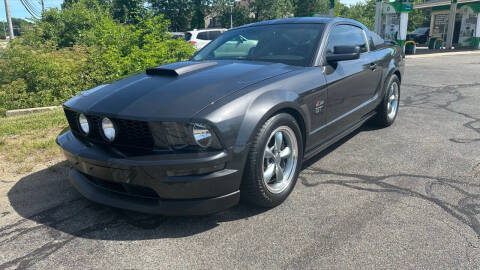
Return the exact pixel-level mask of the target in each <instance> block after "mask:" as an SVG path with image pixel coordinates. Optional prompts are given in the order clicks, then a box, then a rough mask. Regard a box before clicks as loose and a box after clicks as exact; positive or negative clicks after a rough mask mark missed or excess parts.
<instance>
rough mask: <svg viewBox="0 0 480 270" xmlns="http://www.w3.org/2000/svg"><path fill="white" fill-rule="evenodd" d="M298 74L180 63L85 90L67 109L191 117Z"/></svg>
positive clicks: (266, 67) (268, 67) (279, 67)
mask: <svg viewBox="0 0 480 270" xmlns="http://www.w3.org/2000/svg"><path fill="white" fill-rule="evenodd" d="M294 69H295V67H294V66H289V65H285V64H279V63H265V62H251V61H215V62H213V61H202V62H193V61H187V62H177V63H173V64H169V65H164V66H159V67H156V68H152V69H148V70H147V72H146V73H142V74H137V75H134V76H132V77H129V78H127V79H124V80H120V81H117V82H115V83H112V84H109V85H103V86H100V87H96V88H93V89H92V90H89V91H85V92H83V93H81V94H80V95H77V96H75V97H74V98H72V99H70V100H68V101H67V102H66V103H65V104H64V106H65V107H69V108H72V109H74V110H79V111H82V112H85V113H92V114H104V115H110V116H116V117H124V118H130V119H144V120H149V119H179V118H190V117H192V116H194V115H195V113H197V112H198V111H200V110H201V109H203V108H205V107H206V106H207V105H209V104H211V103H212V102H214V101H216V100H218V99H220V98H222V97H224V96H226V95H228V94H230V93H232V92H234V91H236V90H240V89H242V88H244V87H247V86H249V85H252V84H255V83H257V82H260V81H262V80H265V79H268V78H272V77H275V76H278V75H280V74H284V73H287V72H289V71H292V70H294Z"/></svg>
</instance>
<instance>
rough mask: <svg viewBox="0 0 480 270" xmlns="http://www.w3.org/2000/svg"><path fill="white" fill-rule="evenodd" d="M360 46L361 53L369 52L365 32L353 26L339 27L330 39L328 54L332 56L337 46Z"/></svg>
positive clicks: (334, 29) (331, 34)
mask: <svg viewBox="0 0 480 270" xmlns="http://www.w3.org/2000/svg"><path fill="white" fill-rule="evenodd" d="M352 45H354V46H359V47H360V52H366V51H367V41H366V40H365V35H364V34H363V30H362V29H361V28H359V27H356V26H352V25H338V26H335V28H333V31H332V32H331V33H330V36H329V37H328V45H327V54H332V53H333V51H334V48H335V46H352Z"/></svg>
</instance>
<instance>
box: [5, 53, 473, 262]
mask: <svg viewBox="0 0 480 270" xmlns="http://www.w3.org/2000/svg"><path fill="white" fill-rule="evenodd" d="M479 150H480V54H479V53H470V54H461V55H452V56H446V55H441V56H434V57H433V56H422V57H413V58H408V59H407V70H406V74H405V75H404V78H402V88H401V106H400V110H399V116H398V118H397V120H396V122H395V124H394V125H393V126H391V127H389V128H385V129H375V128H372V127H369V126H364V127H362V128H361V129H360V130H358V131H356V132H354V133H353V134H351V135H350V136H348V137H347V138H345V139H344V140H342V141H340V142H339V143H337V144H335V145H334V146H332V147H330V148H329V149H327V150H326V151H325V152H323V153H321V154H320V155H318V156H316V157H315V158H314V159H313V160H310V161H309V162H308V163H307V164H305V168H304V169H303V171H302V173H301V175H300V179H299V181H298V183H297V185H296V187H295V190H294V191H293V193H292V194H291V196H290V197H289V198H288V200H287V201H285V203H283V204H282V205H280V206H278V207H276V208H274V209H270V210H263V209H253V208H250V207H248V206H244V205H240V206H237V207H234V208H232V209H231V210H228V211H225V212H222V213H219V214H215V215H210V216H203V217H161V216H149V215H144V214H138V213H133V212H128V211H123V210H118V209H114V208H110V207H105V206H102V205H98V204H94V203H91V202H89V201H87V200H86V199H84V198H82V197H81V196H80V195H79V194H78V193H77V192H76V191H75V190H74V189H73V188H72V187H71V186H70V184H69V183H68V180H67V179H66V173H67V167H68V165H67V164H66V162H59V163H58V164H55V165H53V166H50V167H47V168H45V169H43V170H40V171H36V172H33V173H30V174H28V175H24V176H21V177H19V178H18V179H0V186H1V187H2V188H0V269H4V268H27V267H30V268H34V269H61V268H82V269H86V268H101V269H113V268H115V269H124V268H135V269H166V268H168V269H193V268H195V269H210V268H213V269H245V268H250V269H260V268H265V269H278V268H282V269H283V268H288V269H303V268H309V269H374V268H375V269H376V268H399V269H409V268H425V269H452V268H457V269H458V268H460V269H479V268H480V249H479V247H480V152H479Z"/></svg>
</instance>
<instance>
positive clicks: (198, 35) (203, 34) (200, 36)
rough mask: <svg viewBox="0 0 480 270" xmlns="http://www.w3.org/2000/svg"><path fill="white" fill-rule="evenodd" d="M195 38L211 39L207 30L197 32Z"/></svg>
mask: <svg viewBox="0 0 480 270" xmlns="http://www.w3.org/2000/svg"><path fill="white" fill-rule="evenodd" d="M197 39H203V40H211V39H210V38H209V34H208V32H200V33H198V34H197Z"/></svg>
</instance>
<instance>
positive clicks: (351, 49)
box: [327, 46, 360, 63]
mask: <svg viewBox="0 0 480 270" xmlns="http://www.w3.org/2000/svg"><path fill="white" fill-rule="evenodd" d="M358 58H360V47H359V46H335V47H334V49H333V54H329V55H327V62H329V63H330V62H338V61H346V60H355V59H358Z"/></svg>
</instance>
